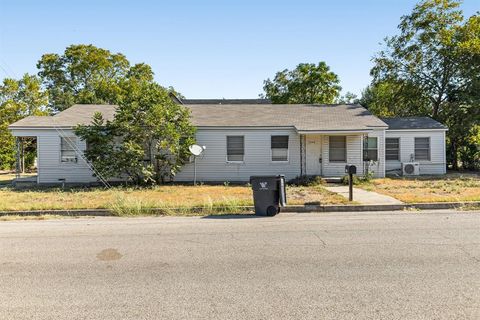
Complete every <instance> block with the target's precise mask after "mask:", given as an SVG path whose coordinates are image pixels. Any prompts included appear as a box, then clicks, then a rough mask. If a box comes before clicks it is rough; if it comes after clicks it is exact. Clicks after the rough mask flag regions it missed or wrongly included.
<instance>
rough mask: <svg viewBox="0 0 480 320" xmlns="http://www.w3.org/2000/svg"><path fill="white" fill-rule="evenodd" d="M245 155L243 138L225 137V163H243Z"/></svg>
mask: <svg viewBox="0 0 480 320" xmlns="http://www.w3.org/2000/svg"><path fill="white" fill-rule="evenodd" d="M244 155H245V137H244V136H227V161H229V162H243V158H244Z"/></svg>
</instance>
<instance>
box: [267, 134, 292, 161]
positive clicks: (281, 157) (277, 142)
mask: <svg viewBox="0 0 480 320" xmlns="http://www.w3.org/2000/svg"><path fill="white" fill-rule="evenodd" d="M271 148H272V161H288V136H272V138H271Z"/></svg>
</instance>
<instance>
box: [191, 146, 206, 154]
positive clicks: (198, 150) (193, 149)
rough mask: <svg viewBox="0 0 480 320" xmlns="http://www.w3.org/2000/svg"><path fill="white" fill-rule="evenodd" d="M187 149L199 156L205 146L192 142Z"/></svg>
mask: <svg viewBox="0 0 480 320" xmlns="http://www.w3.org/2000/svg"><path fill="white" fill-rule="evenodd" d="M188 150H190V152H191V153H192V154H193V155H194V156H199V155H200V154H201V153H202V152H203V150H205V147H202V146H199V145H198V144H192V145H191V146H190V147H188Z"/></svg>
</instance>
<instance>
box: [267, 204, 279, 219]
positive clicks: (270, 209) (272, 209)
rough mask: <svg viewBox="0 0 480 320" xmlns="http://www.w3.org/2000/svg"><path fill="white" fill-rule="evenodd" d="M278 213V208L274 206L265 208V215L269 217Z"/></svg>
mask: <svg viewBox="0 0 480 320" xmlns="http://www.w3.org/2000/svg"><path fill="white" fill-rule="evenodd" d="M277 213H278V209H277V208H276V207H274V206H269V207H268V208H267V216H269V217H273V216H274V215H276V214H277Z"/></svg>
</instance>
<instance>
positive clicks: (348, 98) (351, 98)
mask: <svg viewBox="0 0 480 320" xmlns="http://www.w3.org/2000/svg"><path fill="white" fill-rule="evenodd" d="M337 103H342V104H352V103H359V99H358V97H357V95H356V94H354V93H352V92H350V91H347V92H346V93H345V94H344V95H343V96H340V98H338V99H337Z"/></svg>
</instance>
